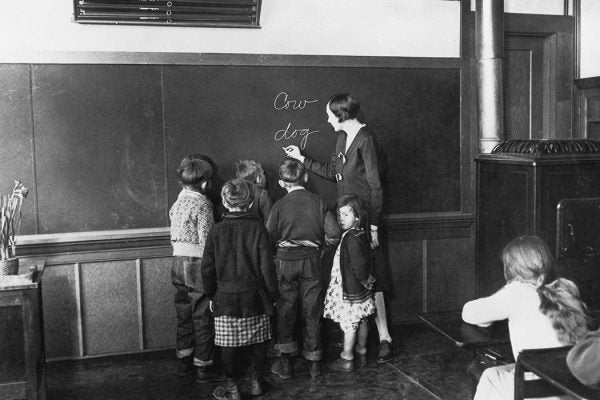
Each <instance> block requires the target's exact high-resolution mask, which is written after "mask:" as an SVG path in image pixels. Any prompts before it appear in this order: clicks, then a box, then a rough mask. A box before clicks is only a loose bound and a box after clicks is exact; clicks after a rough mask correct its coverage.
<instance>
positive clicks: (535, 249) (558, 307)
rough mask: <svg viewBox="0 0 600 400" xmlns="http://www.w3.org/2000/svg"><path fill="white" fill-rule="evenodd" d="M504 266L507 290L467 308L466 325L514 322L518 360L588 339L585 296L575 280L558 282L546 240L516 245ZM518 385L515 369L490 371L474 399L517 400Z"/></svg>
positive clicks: (533, 238) (508, 249) (512, 366)
mask: <svg viewBox="0 0 600 400" xmlns="http://www.w3.org/2000/svg"><path fill="white" fill-rule="evenodd" d="M502 263H503V265H504V276H505V278H506V282H507V283H506V285H504V287H502V288H501V289H500V290H499V291H498V292H496V293H494V294H493V295H491V296H489V297H483V298H480V299H477V300H472V301H469V302H467V303H466V304H465V305H464V307H463V312H462V318H463V320H464V321H465V322H468V323H471V324H475V325H480V326H489V325H490V324H491V323H492V322H494V321H499V320H503V319H508V329H509V335H510V342H511V346H512V351H513V355H514V358H515V360H516V359H517V357H518V356H519V352H520V351H521V350H525V349H538V348H546V347H560V346H566V345H570V344H573V343H575V342H576V341H577V340H579V339H580V338H581V337H583V335H585V334H586V332H587V316H586V307H585V304H583V302H582V301H581V300H580V298H579V290H578V289H577V286H575V284H574V283H573V282H571V281H570V280H567V279H564V278H557V276H556V270H555V266H554V260H553V257H552V252H551V251H550V248H549V247H548V245H547V244H546V243H545V242H544V241H543V240H542V239H540V238H539V237H537V236H521V237H517V238H516V239H513V240H512V241H510V242H509V243H508V244H507V245H506V247H505V248H504V250H503V252H502ZM526 379H527V376H526ZM514 382H515V364H514V363H513V364H507V365H501V366H497V367H491V368H488V369H486V370H485V371H484V372H483V374H482V375H481V378H480V380H479V384H478V385H477V390H476V392H475V397H474V399H475V400H496V399H497V400H509V399H512V398H513V397H514ZM551 398H555V397H551Z"/></svg>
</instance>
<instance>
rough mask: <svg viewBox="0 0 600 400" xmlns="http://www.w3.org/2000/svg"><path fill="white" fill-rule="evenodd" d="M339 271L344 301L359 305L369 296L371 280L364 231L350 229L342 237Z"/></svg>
mask: <svg viewBox="0 0 600 400" xmlns="http://www.w3.org/2000/svg"><path fill="white" fill-rule="evenodd" d="M340 270H341V273H342V286H343V292H344V300H346V301H349V302H350V303H361V302H363V301H365V300H366V299H368V298H369V297H370V296H371V290H370V289H371V287H372V285H373V278H372V275H371V265H370V262H369V243H368V239H367V234H366V232H365V231H364V230H360V231H359V230H356V229H351V230H350V231H348V233H346V234H345V235H344V238H343V239H342V243H341V244H340Z"/></svg>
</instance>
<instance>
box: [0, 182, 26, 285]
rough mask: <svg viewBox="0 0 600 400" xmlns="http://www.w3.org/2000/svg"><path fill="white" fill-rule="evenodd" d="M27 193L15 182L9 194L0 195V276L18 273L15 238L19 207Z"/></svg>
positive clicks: (18, 222) (19, 225) (19, 214)
mask: <svg viewBox="0 0 600 400" xmlns="http://www.w3.org/2000/svg"><path fill="white" fill-rule="evenodd" d="M27 192H28V189H27V188H26V187H25V186H23V184H22V183H21V181H19V180H16V181H15V186H14V187H13V190H12V193H11V194H9V195H8V194H0V228H1V229H0V275H15V274H17V273H18V271H19V259H18V258H16V255H15V247H16V242H15V236H16V235H17V234H18V233H19V229H20V227H21V205H22V204H23V199H24V198H25V197H26V196H27Z"/></svg>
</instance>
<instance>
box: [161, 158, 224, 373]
mask: <svg viewBox="0 0 600 400" xmlns="http://www.w3.org/2000/svg"><path fill="white" fill-rule="evenodd" d="M212 173H213V169H212V166H211V164H210V163H209V162H207V161H206V160H202V159H198V158H196V157H189V156H188V157H185V158H184V159H183V160H182V161H181V163H180V165H179V168H178V169H177V175H178V177H179V182H180V184H181V186H182V187H183V189H182V190H181V192H180V193H179V196H178V197H177V200H176V201H175V203H174V204H173V206H172V207H171V209H170V211H169V217H170V220H171V244H172V246H173V267H172V271H171V279H172V282H173V285H174V286H175V289H176V292H175V310H176V311H177V358H178V359H179V365H178V369H177V373H178V375H180V376H185V375H188V374H190V373H192V371H193V368H194V366H195V367H197V371H196V381H197V382H207V381H210V380H213V379H215V378H217V377H218V375H217V374H216V373H215V372H214V370H213V353H214V347H215V346H214V322H213V318H212V314H211V312H210V309H209V299H208V297H207V296H206V294H205V293H204V288H203V286H202V275H201V273H200V262H201V260H202V254H203V252H204V243H205V241H206V237H207V235H208V231H209V230H210V229H211V228H212V226H213V225H214V217H213V205H212V204H211V202H210V200H208V198H207V197H206V192H207V190H208V189H209V186H210V181H211V177H212Z"/></svg>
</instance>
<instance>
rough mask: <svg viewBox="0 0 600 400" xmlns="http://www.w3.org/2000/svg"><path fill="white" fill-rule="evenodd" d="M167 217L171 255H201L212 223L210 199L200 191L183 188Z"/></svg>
mask: <svg viewBox="0 0 600 400" xmlns="http://www.w3.org/2000/svg"><path fill="white" fill-rule="evenodd" d="M169 217H170V219H171V244H172V245H173V255H174V256H187V257H202V254H203V253H204V243H205V242H206V237H207V235H208V231H209V230H210V228H212V227H213V225H214V218H213V207H212V204H211V202H210V200H208V198H207V197H206V196H205V195H203V194H201V193H198V192H194V191H191V190H187V189H183V190H182V191H181V192H180V193H179V196H178V197H177V201H175V203H174V204H173V206H172V207H171V210H170V211H169Z"/></svg>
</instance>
